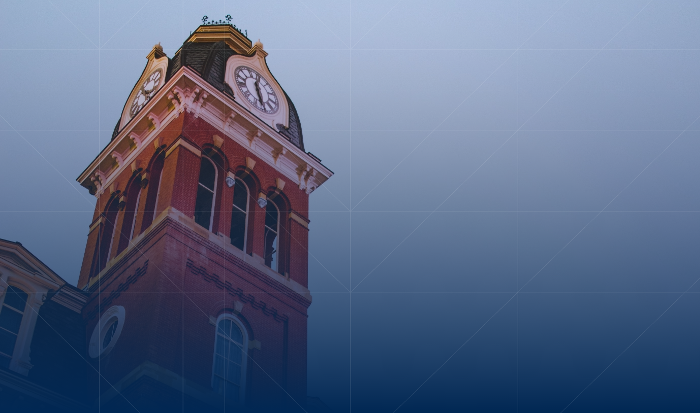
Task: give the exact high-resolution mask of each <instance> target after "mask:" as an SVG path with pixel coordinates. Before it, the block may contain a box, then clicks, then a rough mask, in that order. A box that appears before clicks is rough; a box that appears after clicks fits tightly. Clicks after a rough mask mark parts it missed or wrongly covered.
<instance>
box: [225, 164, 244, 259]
mask: <svg viewBox="0 0 700 413" xmlns="http://www.w3.org/2000/svg"><path fill="white" fill-rule="evenodd" d="M236 181H240V183H242V184H243V186H244V187H245V190H246V193H247V196H246V202H245V211H242V212H243V213H245V225H244V230H243V231H244V232H243V252H246V248H247V247H248V217H249V212H250V211H249V208H250V188H248V185H246V183H245V181H244V180H242V179H241V178H238V177H236ZM235 187H236V186H235V185H234V188H235ZM234 195H235V194H234ZM231 205H233V207H234V208H236V209H237V210H239V211H240V210H241V209H240V208H238V207H237V206H236V205H235V204H233V200H231ZM224 230H225V229H224ZM229 235H231V234H229Z"/></svg>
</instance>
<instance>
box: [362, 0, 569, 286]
mask: <svg viewBox="0 0 700 413" xmlns="http://www.w3.org/2000/svg"><path fill="white" fill-rule="evenodd" d="M569 1H570V0H566V2H564V4H562V5H561V6H560V7H559V8H558V9H556V10H555V11H554V13H552V15H551V16H549V18H548V19H547V20H545V22H544V23H542V25H541V26H540V27H538V28H537V30H535V31H534V32H533V33H532V34H531V35H530V37H528V38H527V39H525V41H524V42H523V43H522V44H521V46H522V45H524V44H525V43H527V42H528V41H529V40H530V39H531V38H532V36H534V35H535V34H537V32H539V31H540V29H541V28H542V27H544V25H546V24H547V23H548V22H549V20H550V19H551V18H552V17H553V16H554V15H555V14H557V12H558V11H559V10H561V8H562V7H564V6H565V5H566V4H567V3H568V2H569ZM517 51H518V49H516V50H515V51H513V53H511V54H510V55H509V56H508V57H507V58H506V60H505V61H503V63H501V64H500V65H499V66H498V67H497V68H496V69H495V70H494V71H493V72H491V74H490V75H488V77H486V79H484V80H483V81H482V82H481V83H480V84H479V86H477V87H476V89H474V90H473V91H472V92H471V93H470V94H468V95H467V97H465V98H464V99H463V100H462V101H461V102H459V104H458V105H457V107H455V108H454V110H453V111H452V112H450V113H449V114H448V115H447V117H445V118H444V119H443V120H442V121H441V122H440V123H438V125H437V126H436V127H435V128H433V129H432V130H431V131H430V133H428V135H427V136H426V137H425V138H423V139H422V140H421V141H420V142H418V145H416V146H415V147H414V148H413V150H411V152H409V153H408V155H406V156H405V157H404V158H403V159H401V161H399V163H398V164H396V166H394V167H393V168H392V169H391V171H389V173H387V174H386V175H385V176H384V178H382V179H381V180H380V181H379V182H378V183H377V184H376V185H375V186H374V187H373V188H372V189H370V190H369V192H367V193H366V194H365V196H364V197H362V199H360V202H358V203H357V205H355V206H354V207H353V206H352V204H351V205H350V206H351V207H352V209H355V208H357V207H358V206H359V205H360V204H361V203H362V201H364V200H365V198H367V197H368V196H369V194H371V193H372V192H373V191H374V190H375V189H377V187H379V185H381V184H382V182H384V181H385V180H386V178H388V177H389V175H391V174H392V173H393V172H394V171H395V170H396V168H398V167H399V166H400V165H401V164H402V163H403V162H404V161H405V160H406V159H408V157H409V156H411V155H412V154H413V152H415V151H416V149H418V147H419V146H421V145H422V144H423V142H425V141H426V140H427V139H428V138H429V137H430V136H431V135H432V134H433V133H434V132H435V131H436V130H437V129H438V128H439V127H440V126H441V125H442V124H443V123H445V122H446V121H447V119H449V118H450V117H451V116H452V115H453V114H454V113H455V112H456V111H457V109H459V108H460V107H461V106H462V104H464V102H466V101H467V99H469V98H470V97H471V96H472V95H473V94H474V93H476V92H477V91H478V90H479V89H481V86H483V85H484V84H485V83H486V81H488V80H489V79H490V78H491V76H493V75H494V74H496V72H498V70H499V69H500V68H501V67H503V65H505V64H506V63H507V62H508V61H509V60H510V58H511V57H513V55H514V54H515V53H517ZM545 104H546V103H545ZM509 139H510V138H509ZM506 142H507V141H506ZM504 144H505V143H504ZM499 149H500V148H499ZM494 153H495V152H494ZM365 278H366V277H365ZM360 282H362V281H360ZM358 285H359V284H358ZM351 287H352V286H351Z"/></svg>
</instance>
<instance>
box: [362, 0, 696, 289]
mask: <svg viewBox="0 0 700 413" xmlns="http://www.w3.org/2000/svg"><path fill="white" fill-rule="evenodd" d="M652 1H654V0H651V1H650V2H649V3H647V4H646V5H645V6H644V7H642V9H641V10H640V11H639V12H638V13H637V14H635V15H634V16H633V17H632V19H630V20H629V21H628V22H627V24H625V25H624V26H623V27H622V28H621V29H620V30H619V31H618V32H617V33H615V35H614V36H613V37H612V38H611V39H610V40H608V42H607V43H605V45H608V44H609V43H610V42H611V41H613V39H615V37H617V35H618V34H620V32H622V30H624V29H625V27H627V26H628V25H629V24H630V23H632V21H633V20H634V19H635V18H636V17H637V16H638V15H639V13H641V12H642V10H644V9H645V8H646V7H647V6H648V5H649V4H650V3H651V2H652ZM567 2H568V0H567ZM564 4H566V3H564ZM557 11H559V9H557ZM555 13H556V12H555ZM550 18H551V16H550ZM547 21H549V19H547ZM545 23H546V22H545ZM541 27H542V26H540V28H541ZM538 30H539V28H538ZM535 33H537V31H535ZM535 33H533V34H532V35H531V36H530V37H532V36H534V34H535ZM529 39H530V38H528V39H527V40H525V42H527V41H528V40H529ZM603 47H605V46H603ZM597 55H598V53H596V54H594V55H593V56H592V57H591V58H590V59H588V60H587V61H586V63H584V64H583V66H581V68H580V69H579V70H577V71H576V73H574V74H573V76H571V78H569V80H567V81H566V83H564V84H563V85H562V86H561V87H560V88H559V89H558V90H557V91H556V92H554V94H553V95H552V96H550V97H549V99H547V100H546V101H545V102H544V103H543V104H542V106H540V107H539V109H537V110H536V111H535V113H533V114H532V116H530V117H529V118H527V120H526V121H525V122H523V125H521V127H522V126H524V125H525V124H527V123H528V122H529V121H530V120H531V119H532V118H534V117H535V116H536V115H537V114H538V113H539V112H540V111H541V110H542V108H544V107H545V106H546V105H547V104H548V103H549V102H550V101H551V100H552V99H553V98H554V97H555V96H556V95H558V94H559V92H561V91H562V90H563V89H564V88H565V87H566V85H568V84H569V83H570V82H571V81H572V80H573V79H574V78H575V77H576V75H578V74H579V73H580V72H581V71H582V70H583V69H584V68H585V67H586V66H588V63H590V62H591V61H592V60H593V59H594V58H595V57H596V56H597ZM511 56H512V55H511ZM690 126H692V124H690V125H689V126H688V128H690ZM686 129H687V128H686ZM519 130H520V128H518V130H516V131H515V132H514V133H513V134H512V135H510V136H509V137H508V139H506V140H505V141H504V142H503V143H502V144H501V145H500V146H499V147H498V148H496V150H495V151H493V153H491V155H489V157H488V158H486V160H485V161H484V162H482V163H481V164H480V165H479V166H478V167H477V168H476V169H475V170H474V171H473V172H472V173H471V174H470V175H469V176H468V177H467V179H465V180H464V181H462V183H460V184H459V185H458V186H457V187H456V188H455V189H454V190H453V191H452V192H451V193H450V194H449V195H448V196H447V198H445V200H444V201H442V202H441V203H440V204H439V205H438V206H437V207H436V208H435V209H434V210H433V211H432V212H431V213H430V214H429V215H428V216H427V217H426V218H425V219H424V220H423V221H421V223H420V224H418V226H417V227H416V228H415V229H414V230H413V231H411V233H410V234H408V236H406V238H404V239H403V240H402V241H401V242H400V243H399V244H398V245H397V246H396V247H395V248H394V249H393V250H391V252H389V254H388V255H387V256H386V257H384V259H383V260H382V261H381V262H380V263H379V264H377V266H376V267H374V268H373V269H372V270H371V271H370V272H369V274H367V275H366V276H365V277H364V278H363V279H362V280H360V282H359V283H358V284H357V285H356V286H355V288H357V287H358V286H359V285H360V284H362V282H363V281H364V280H365V279H367V277H369V276H370V274H372V273H373V272H374V271H375V270H376V269H377V268H379V266H380V265H382V263H384V261H386V260H387V259H388V258H389V256H391V254H393V253H394V251H396V249H397V248H398V247H400V246H401V245H402V244H403V243H404V242H406V240H407V239H408V238H409V237H410V236H411V235H413V233H414V232H416V230H418V228H420V227H421V226H422V225H423V223H425V221H426V220H427V219H428V218H430V217H431V216H432V215H433V214H434V213H435V211H437V210H438V209H440V207H441V206H442V205H443V204H444V203H445V202H447V201H448V200H449V199H450V198H451V197H452V195H454V194H455V193H456V192H457V191H458V190H459V189H460V188H461V187H462V186H463V185H464V184H465V183H466V182H467V181H468V180H469V179H471V177H472V176H474V174H476V173H477V172H478V171H479V170H480V169H481V167H483V166H484V165H485V164H486V163H487V162H488V161H489V160H490V159H491V158H492V157H493V156H494V155H495V154H496V153H497V152H498V151H500V150H501V148H503V147H504V146H505V145H506V144H507V143H508V142H509V141H510V139H511V138H512V137H513V136H515V135H516V134H517V133H518V131H519ZM681 134H682V132H681ZM679 136H680V135H679ZM676 139H678V137H676ZM424 140H425V139H424ZM674 141H675V140H674ZM421 143H422V141H421ZM419 145H420V143H419ZM414 150H415V148H414ZM409 155H410V154H409ZM404 159H406V158H404ZM401 162H403V160H402V161H401ZM399 164H400V163H399ZM397 166H398V165H397ZM394 169H396V168H394ZM391 172H393V169H392V171H390V172H389V174H391ZM389 174H387V176H389ZM387 176H385V177H384V179H386V177H387ZM382 181H383V180H382ZM380 183H381V182H380ZM377 186H379V185H377ZM377 186H375V187H374V188H376V187H377ZM374 188H373V189H372V190H374ZM370 192H372V191H370ZM367 195H369V193H368V194H367ZM367 195H365V198H366V197H367ZM363 199H364V198H363ZM360 202H362V201H360ZM358 205H359V203H358ZM356 207H357V206H356ZM351 287H352V286H351ZM355 288H353V290H354V289H355Z"/></svg>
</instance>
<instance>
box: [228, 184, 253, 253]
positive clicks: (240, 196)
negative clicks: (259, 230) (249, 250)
mask: <svg viewBox="0 0 700 413" xmlns="http://www.w3.org/2000/svg"><path fill="white" fill-rule="evenodd" d="M248 194H249V191H248V186H247V185H246V184H245V182H243V181H242V180H240V179H239V178H236V184H235V186H234V187H233V208H231V234H230V237H231V244H233V246H234V247H236V248H238V249H239V250H241V251H245V242H246V234H247V232H248V204H249V201H248V198H249V196H248Z"/></svg>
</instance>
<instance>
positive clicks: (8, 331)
mask: <svg viewBox="0 0 700 413" xmlns="http://www.w3.org/2000/svg"><path fill="white" fill-rule="evenodd" d="M26 305H27V293H25V292H24V291H22V290H21V289H19V288H17V287H15V286H13V285H9V286H8V287H7V291H6V292H5V301H4V302H3V304H2V307H0V367H4V368H8V367H9V365H10V360H11V359H12V353H13V352H14V351H15V344H16V343H17V335H18V334H19V327H20V325H21V324H22V316H24V308H25V307H26Z"/></svg>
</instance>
